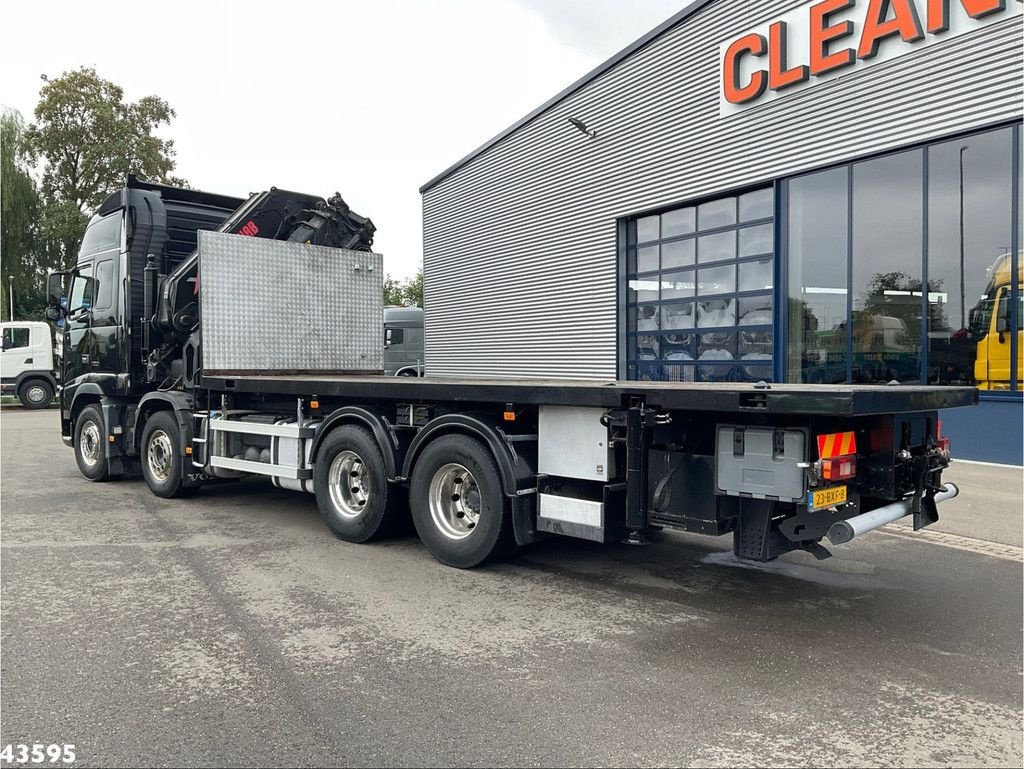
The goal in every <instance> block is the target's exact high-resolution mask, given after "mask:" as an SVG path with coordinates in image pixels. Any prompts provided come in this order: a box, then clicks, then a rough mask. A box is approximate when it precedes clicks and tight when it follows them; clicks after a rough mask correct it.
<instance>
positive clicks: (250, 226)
mask: <svg viewBox="0 0 1024 769" xmlns="http://www.w3.org/2000/svg"><path fill="white" fill-rule="evenodd" d="M238 234H239V235H246V236H248V237H250V238H251V237H255V236H256V235H259V234H260V228H259V227H257V226H256V222H254V221H253V220H252V219H250V220H249V221H247V222H246V223H245V226H243V227H242V229H240V230H239V231H238Z"/></svg>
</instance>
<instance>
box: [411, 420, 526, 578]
mask: <svg viewBox="0 0 1024 769" xmlns="http://www.w3.org/2000/svg"><path fill="white" fill-rule="evenodd" d="M409 501H410V506H411V508H412V517H413V523H414V524H415V525H416V532H417V533H418V534H419V536H420V539H421V540H422V542H423V544H424V545H425V546H426V548H427V550H429V551H430V554H431V555H433V556H434V557H435V558H436V559H437V560H439V561H440V562H441V563H444V564H447V565H448V566H454V567H455V568H458V569H471V568H473V567H474V566H479V565H481V564H483V563H485V562H486V561H488V560H489V559H492V558H496V557H500V556H502V555H505V554H506V553H507V552H508V551H509V550H511V549H512V548H513V547H514V544H515V541H514V539H513V537H514V535H513V532H512V515H511V506H510V505H509V503H508V501H507V500H506V499H505V495H504V493H503V491H502V487H501V477H500V476H499V474H498V466H497V464H496V463H495V461H494V457H492V456H491V453H490V451H488V450H487V448H486V447H485V446H484V445H483V444H482V443H480V442H479V441H477V440H474V439H473V438H469V437H467V436H465V435H446V436H443V437H441V438H438V439H437V440H435V441H433V442H432V443H430V444H429V445H428V446H427V447H426V448H425V449H424V450H423V453H422V454H421V455H420V456H419V458H418V459H417V460H416V466H415V467H414V468H413V471H412V478H411V480H410V485H409Z"/></svg>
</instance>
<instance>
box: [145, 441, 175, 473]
mask: <svg viewBox="0 0 1024 769" xmlns="http://www.w3.org/2000/svg"><path fill="white" fill-rule="evenodd" d="M173 455H174V449H173V447H172V445H171V437H170V436H169V435H168V434H167V433H166V432H164V431H163V430H154V431H153V434H152V435H151V436H150V437H149V447H148V448H147V449H146V462H147V464H148V465H149V472H150V475H152V476H153V478H154V479H155V480H157V481H160V482H161V483H162V482H163V481H166V480H167V479H168V478H169V477H170V474H171V467H172V461H173V460H172V457H173Z"/></svg>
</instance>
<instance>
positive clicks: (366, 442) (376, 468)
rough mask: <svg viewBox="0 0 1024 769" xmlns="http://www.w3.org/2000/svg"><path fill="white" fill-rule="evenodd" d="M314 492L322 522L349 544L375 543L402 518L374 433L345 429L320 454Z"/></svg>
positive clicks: (329, 439) (353, 427) (328, 440)
mask: <svg viewBox="0 0 1024 769" xmlns="http://www.w3.org/2000/svg"><path fill="white" fill-rule="evenodd" d="M313 491H314V492H315V494H316V504H317V507H318V508H319V509H320V517H321V518H323V519H324V523H326V524H327V527H328V528H329V529H330V530H331V531H332V532H334V535H335V536H336V537H338V538H339V539H343V540H345V541H346V542H356V543H363V542H371V541H373V540H375V539H382V538H383V537H386V536H388V535H390V534H392V533H393V532H394V529H395V524H396V521H397V519H398V518H399V511H398V510H397V509H396V508H397V507H398V505H397V504H396V496H397V495H395V494H394V493H393V489H390V488H389V487H388V478H387V470H386V469H385V467H384V457H383V455H382V454H381V451H380V446H378V445H377V441H376V440H374V438H373V436H372V435H371V434H370V433H369V431H367V430H364V429H363V428H361V427H357V426H356V425H342V426H341V427H339V428H337V429H336V430H334V431H332V432H331V433H330V434H329V435H328V436H327V438H326V439H325V440H324V442H323V444H321V446H320V450H319V452H317V458H316V465H315V467H314V468H313Z"/></svg>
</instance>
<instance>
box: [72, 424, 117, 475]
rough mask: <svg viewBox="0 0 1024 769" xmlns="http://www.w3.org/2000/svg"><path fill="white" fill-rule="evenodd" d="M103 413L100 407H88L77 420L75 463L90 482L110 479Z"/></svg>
mask: <svg viewBox="0 0 1024 769" xmlns="http://www.w3.org/2000/svg"><path fill="white" fill-rule="evenodd" d="M106 434H107V431H106V430H105V429H104V427H103V413H102V412H101V411H100V407H99V406H86V407H85V408H84V409H82V413H80V414H79V415H78V419H76V420H75V462H77V463H78V470H79V472H81V473H82V475H83V476H85V477H86V478H88V479H89V480H90V481H105V480H107V479H108V478H109V477H110V472H109V470H108V467H107V452H106V447H105V446H104V445H103V444H104V442H105V441H104V438H105V436H106Z"/></svg>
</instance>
